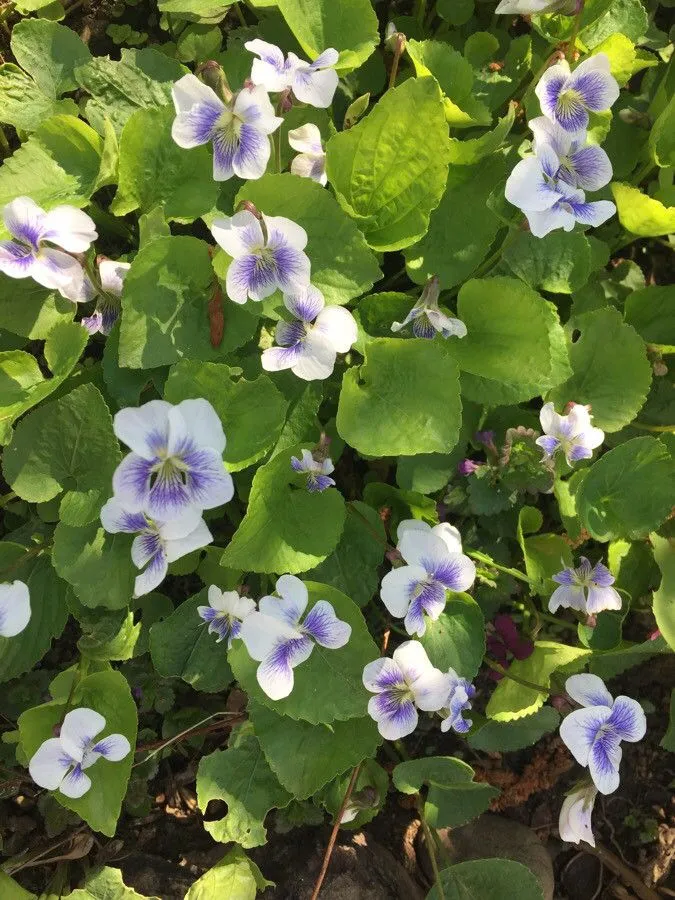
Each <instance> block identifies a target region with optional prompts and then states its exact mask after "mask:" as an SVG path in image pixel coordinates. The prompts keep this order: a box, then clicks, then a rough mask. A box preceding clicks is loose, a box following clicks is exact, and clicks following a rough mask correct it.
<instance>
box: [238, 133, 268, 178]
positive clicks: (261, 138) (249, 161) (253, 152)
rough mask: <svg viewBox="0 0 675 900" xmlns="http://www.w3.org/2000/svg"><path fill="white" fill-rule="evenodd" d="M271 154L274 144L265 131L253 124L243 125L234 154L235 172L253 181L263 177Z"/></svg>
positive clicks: (240, 176)
mask: <svg viewBox="0 0 675 900" xmlns="http://www.w3.org/2000/svg"><path fill="white" fill-rule="evenodd" d="M271 154H272V145H271V144H270V139H269V138H268V136H267V135H266V134H265V132H264V131H261V130H260V129H259V128H255V127H254V126H253V125H242V126H241V129H240V131H239V142H238V144H237V146H236V147H235V148H234V153H233V155H232V169H233V171H234V174H235V175H238V176H239V178H244V179H249V180H251V181H254V180H255V179H257V178H262V176H263V175H264V174H265V169H266V168H267V163H268V162H269V159H270V156H271Z"/></svg>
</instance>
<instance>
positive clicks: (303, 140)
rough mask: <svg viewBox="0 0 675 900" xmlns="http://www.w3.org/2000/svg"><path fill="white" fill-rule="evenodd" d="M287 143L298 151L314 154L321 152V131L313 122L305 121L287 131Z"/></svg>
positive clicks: (320, 153)
mask: <svg viewBox="0 0 675 900" xmlns="http://www.w3.org/2000/svg"><path fill="white" fill-rule="evenodd" d="M288 143H289V144H290V145H291V147H292V148H293V149H294V150H297V151H298V153H308V154H312V155H315V156H320V155H322V154H323V144H322V142H321V132H320V131H319V129H318V127H317V126H316V125H315V124H314V123H313V122H307V123H306V124H305V125H302V126H301V127H300V128H293V129H292V130H291V131H289V132H288Z"/></svg>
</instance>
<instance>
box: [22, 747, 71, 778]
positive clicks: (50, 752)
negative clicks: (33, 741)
mask: <svg viewBox="0 0 675 900" xmlns="http://www.w3.org/2000/svg"><path fill="white" fill-rule="evenodd" d="M72 765H73V760H72V759H71V758H70V756H68V754H67V753H66V752H65V750H64V749H63V747H62V745H61V741H60V740H59V738H49V740H46V741H44V743H42V744H40V746H39V747H38V749H37V750H36V751H35V753H34V754H33V756H32V757H31V758H30V762H29V763H28V771H29V773H30V777H31V778H32V779H33V781H34V782H35V783H36V784H39V785H40V787H43V788H47V790H48V791H55V790H56V789H57V788H58V786H59V785H60V784H61V782H62V781H63V779H64V777H65V774H66V772H67V771H68V769H69V768H70V767H71V766H72Z"/></svg>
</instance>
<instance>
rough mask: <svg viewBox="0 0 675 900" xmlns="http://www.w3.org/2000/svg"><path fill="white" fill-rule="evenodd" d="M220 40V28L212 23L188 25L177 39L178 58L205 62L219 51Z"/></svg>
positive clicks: (183, 60) (221, 38) (184, 60)
mask: <svg viewBox="0 0 675 900" xmlns="http://www.w3.org/2000/svg"><path fill="white" fill-rule="evenodd" d="M222 42H223V35H222V32H221V31H220V28H215V27H214V26H213V25H199V24H197V25H188V27H187V28H186V29H185V31H182V32H181V34H180V36H179V38H178V41H177V49H178V58H179V59H180V60H181V61H182V62H187V61H190V60H194V61H195V62H198V63H202V62H205V61H206V60H208V59H212V58H213V57H214V56H216V55H217V54H218V53H219V52H220V47H221V44H222Z"/></svg>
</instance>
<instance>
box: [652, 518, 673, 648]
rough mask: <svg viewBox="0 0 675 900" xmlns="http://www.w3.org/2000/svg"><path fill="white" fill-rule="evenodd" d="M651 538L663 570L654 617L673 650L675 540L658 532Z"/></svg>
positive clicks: (655, 598) (655, 601) (657, 560)
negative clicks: (661, 535)
mask: <svg viewBox="0 0 675 900" xmlns="http://www.w3.org/2000/svg"><path fill="white" fill-rule="evenodd" d="M649 540H650V541H651V544H652V547H653V548H654V559H655V560H656V564H657V566H658V567H659V569H660V570H661V584H660V585H659V589H658V590H657V591H654V618H655V619H656V624H657V625H658V628H659V631H660V632H661V634H662V635H663V636H664V638H665V639H666V641H667V642H668V645H669V646H670V648H671V650H675V542H674V541H673V538H664V537H660V536H659V535H658V534H651V535H650V536H649Z"/></svg>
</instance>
